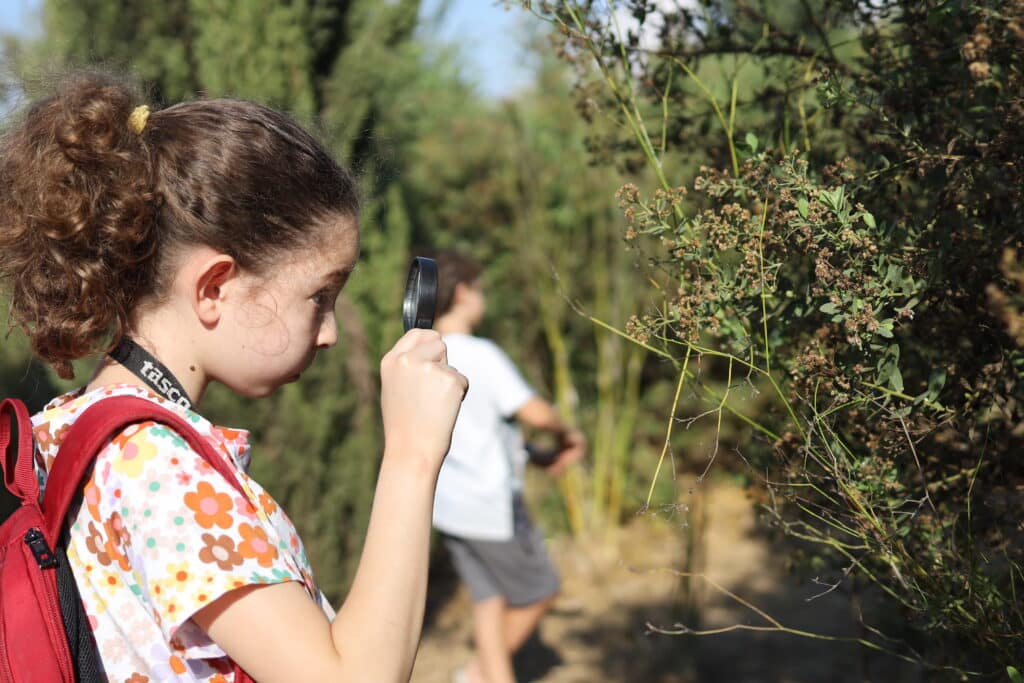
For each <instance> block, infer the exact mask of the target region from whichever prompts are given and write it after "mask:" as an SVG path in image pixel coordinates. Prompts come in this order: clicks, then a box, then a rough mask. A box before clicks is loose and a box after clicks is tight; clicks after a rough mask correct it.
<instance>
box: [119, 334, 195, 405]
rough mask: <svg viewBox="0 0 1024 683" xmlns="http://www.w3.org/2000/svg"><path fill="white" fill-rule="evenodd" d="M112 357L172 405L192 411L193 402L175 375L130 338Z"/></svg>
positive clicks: (121, 343) (125, 340) (121, 344)
mask: <svg viewBox="0 0 1024 683" xmlns="http://www.w3.org/2000/svg"><path fill="white" fill-rule="evenodd" d="M110 357H111V358H113V359H114V360H116V361H117V362H118V363H120V364H121V365H123V366H124V367H125V368H127V369H128V370H129V371H131V373H132V374H133V375H135V376H136V377H138V378H139V379H141V380H142V381H143V382H145V383H146V384H148V385H149V386H150V388H152V389H153V391H155V392H157V393H158V394H160V395H161V396H163V397H164V398H166V399H167V400H168V401H170V402H171V403H175V404H177V405H179V406H181V407H182V408H185V409H186V410H192V400H191V399H189V397H188V393H187V392H186V391H185V389H184V387H182V386H181V382H179V381H178V378H177V377H175V376H174V373H172V372H171V371H170V370H168V369H167V366H166V365H164V364H163V363H161V362H160V361H158V360H157V359H156V358H154V357H153V354H151V353H150V352H149V351H147V350H146V349H144V348H142V347H141V346H139V345H138V344H136V343H135V342H133V341H132V340H131V339H129V338H128V337H125V338H124V339H122V340H121V342H120V343H119V344H118V345H117V347H116V348H114V350H113V351H111V352H110Z"/></svg>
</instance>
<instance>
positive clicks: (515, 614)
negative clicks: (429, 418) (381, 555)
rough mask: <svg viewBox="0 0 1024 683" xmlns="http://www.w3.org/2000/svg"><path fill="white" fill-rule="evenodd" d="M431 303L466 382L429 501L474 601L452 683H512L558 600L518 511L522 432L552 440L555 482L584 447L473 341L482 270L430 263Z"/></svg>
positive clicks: (452, 262)
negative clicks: (527, 646) (469, 634)
mask: <svg viewBox="0 0 1024 683" xmlns="http://www.w3.org/2000/svg"><path fill="white" fill-rule="evenodd" d="M434 258H435V259H436V260H437V262H438V301H437V314H436V322H435V324H434V329H436V330H437V331H438V332H440V333H441V334H442V335H443V337H444V341H445V344H447V346H448V362H449V364H450V365H451V366H452V367H454V368H457V369H458V370H459V372H461V373H462V374H463V375H465V376H466V377H467V378H468V379H469V391H468V393H467V394H466V398H465V400H464V401H463V403H462V410H461V412H460V413H459V417H458V420H457V421H456V423H455V431H454V432H453V434H452V445H451V449H450V450H449V451H448V456H447V457H446V458H445V462H444V465H443V466H442V467H441V473H440V475H439V477H438V482H437V493H436V496H435V498H434V526H435V527H436V528H437V529H438V530H439V531H440V532H441V534H442V538H443V540H444V543H445V545H446V547H447V548H448V551H449V553H450V554H451V557H452V562H453V564H454V565H455V569H456V571H457V572H458V574H459V577H460V578H461V579H462V581H463V582H464V583H465V584H466V585H467V586H468V587H469V590H470V593H471V595H472V598H473V643H474V646H475V648H476V655H475V657H474V658H473V659H472V660H471V661H470V662H469V664H468V665H467V666H466V667H465V668H464V669H461V670H460V671H458V672H457V673H456V676H455V680H456V683H515V675H514V673H513V670H512V655H513V654H514V653H515V652H516V651H517V650H518V649H519V648H520V646H522V644H523V643H524V642H526V640H527V638H529V636H530V634H531V633H533V630H534V629H535V628H536V627H537V624H538V622H539V621H540V619H541V617H542V616H543V615H544V613H545V612H546V611H547V610H548V608H549V607H550V606H551V604H552V602H553V601H554V599H555V596H556V595H557V593H558V588H559V579H558V574H557V572H556V571H555V568H554V566H553V564H552V562H551V559H550V558H549V557H548V554H547V551H546V550H545V548H544V538H543V536H542V535H541V533H540V531H538V530H537V529H536V528H535V527H534V526H533V524H532V522H531V521H530V518H529V516H528V514H527V511H526V507H525V506H524V504H523V496H522V491H523V470H524V469H525V465H526V462H527V459H528V457H527V453H526V448H525V443H524V440H523V434H522V431H521V430H520V426H519V425H526V426H528V427H531V428H533V429H537V430H541V431H546V432H549V433H551V434H553V435H554V436H555V437H556V438H557V439H558V443H559V448H558V451H557V453H556V455H555V457H554V459H553V461H552V462H550V464H546V465H544V466H545V467H546V468H547V470H548V471H549V472H550V473H551V474H560V473H561V472H562V471H563V470H564V469H565V468H566V467H567V466H568V465H569V464H571V463H573V462H575V461H577V460H579V459H580V458H582V457H583V455H584V453H585V451H586V439H585V438H584V437H583V434H582V433H580V432H579V431H578V430H576V429H573V428H571V427H569V426H568V425H567V424H566V423H565V422H564V421H563V420H562V418H561V417H560V416H559V414H558V411H557V410H556V409H555V407H554V406H553V405H551V403H549V402H548V401H546V400H544V399H543V398H541V397H540V396H538V395H537V394H536V392H535V391H534V390H533V389H532V388H531V387H530V385H529V384H527V382H526V380H524V379H523V377H522V375H521V374H520V373H519V371H518V370H517V369H516V366H515V365H514V364H513V363H512V361H511V360H510V359H509V357H508V356H507V355H506V354H505V353H504V352H503V351H502V350H501V349H500V348H499V347H498V345H497V344H495V343H494V342H492V341H490V340H487V339H483V338H481V337H475V336H473V335H472V333H473V330H474V329H475V328H476V327H477V326H478V325H479V324H480V321H481V320H482V319H483V315H484V311H485V308H486V300H485V298H484V292H483V289H482V286H481V283H480V274H481V271H482V268H481V267H480V265H479V264H477V263H476V262H474V261H472V260H471V259H469V258H467V257H465V256H462V255H461V254H458V253H456V252H453V251H442V252H439V253H436V254H434Z"/></svg>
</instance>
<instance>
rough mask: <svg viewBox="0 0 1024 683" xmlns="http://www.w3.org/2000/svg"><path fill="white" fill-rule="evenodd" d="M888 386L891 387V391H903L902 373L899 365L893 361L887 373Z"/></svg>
mask: <svg viewBox="0 0 1024 683" xmlns="http://www.w3.org/2000/svg"><path fill="white" fill-rule="evenodd" d="M889 386H890V387H892V389H893V391H899V392H902V391H903V374H902V373H901V372H900V367H899V366H898V365H896V364H895V363H893V366H892V371H891V372H890V373H889Z"/></svg>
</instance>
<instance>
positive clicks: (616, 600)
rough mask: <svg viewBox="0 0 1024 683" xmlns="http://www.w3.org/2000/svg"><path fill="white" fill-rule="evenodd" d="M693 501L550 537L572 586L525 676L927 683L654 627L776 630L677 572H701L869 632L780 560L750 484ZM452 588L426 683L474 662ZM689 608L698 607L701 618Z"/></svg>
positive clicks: (553, 682)
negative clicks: (610, 531) (575, 538)
mask: <svg viewBox="0 0 1024 683" xmlns="http://www.w3.org/2000/svg"><path fill="white" fill-rule="evenodd" d="M688 505H690V507H691V509H690V511H688V512H687V513H685V514H683V515H682V516H681V517H677V518H676V519H674V520H671V523H665V522H654V523H652V522H651V521H650V520H647V519H644V518H638V519H637V520H636V522H635V523H634V524H632V525H631V526H630V527H628V528H626V529H624V530H623V531H622V532H621V533H620V534H619V536H618V538H617V539H615V541H614V542H613V543H611V544H607V545H606V546H605V547H604V548H602V549H599V550H595V549H594V547H595V544H587V545H585V546H580V545H573V544H571V543H567V542H564V541H562V542H558V541H556V542H554V543H552V544H551V549H552V554H553V555H554V557H555V559H556V562H557V563H558V565H559V567H560V570H561V572H562V577H563V592H562V596H561V598H560V599H559V602H558V604H557V606H556V608H555V609H554V610H553V612H552V613H551V614H550V615H549V616H548V617H547V618H546V619H545V621H544V623H543V624H542V628H541V634H540V637H539V638H537V639H534V641H532V642H531V643H529V644H528V645H527V647H526V648H524V651H523V652H522V653H520V654H521V656H519V657H517V662H516V665H517V667H516V668H517V673H518V676H519V681H520V683H526V682H528V681H534V682H536V683H603V682H609V683H610V682H613V681H614V682H620V681H621V682H623V683H634V682H635V683H641V682H643V683H690V682H693V681H728V682H729V683H748V682H749V683H755V682H756V683H761V682H764V683H817V682H819V681H820V682H825V681H829V682H836V683H847V682H850V683H852V682H854V681H858V682H859V681H886V682H889V681H893V682H897V681H900V682H902V681H907V682H908V683H910V682H913V681H918V680H920V678H919V677H918V675H917V673H916V672H915V671H914V670H913V668H912V667H909V666H906V665H903V664H902V663H901V662H899V661H897V660H894V659H893V658H890V657H878V656H871V655H870V654H869V653H868V652H866V651H865V650H864V649H863V648H859V647H856V646H854V645H848V644H844V643H833V642H825V641H820V640H812V639H808V638H801V637H798V636H791V635H786V634H780V633H765V632H752V631H735V632H730V633H725V634H722V635H714V636H702V637H694V636H686V635H663V634H659V633H656V632H652V630H651V629H650V628H649V625H651V626H655V627H659V628H664V629H668V630H672V629H673V628H674V624H677V623H678V622H680V621H682V622H683V623H686V624H687V625H688V626H693V627H699V628H702V629H716V628H726V627H731V626H735V625H737V624H748V625H754V626H761V625H764V624H765V621H764V620H763V619H762V618H760V617H759V616H757V615H756V614H755V613H753V612H752V611H750V610H749V609H747V608H745V607H743V606H742V605H740V604H738V603H737V602H736V601H734V600H732V599H730V598H728V597H727V596H725V595H723V594H722V593H721V592H719V591H715V590H713V589H711V588H710V587H709V586H708V585H707V584H703V583H700V582H697V583H691V582H687V581H686V580H685V579H681V578H680V577H679V576H677V575H676V574H675V572H673V571H672V570H679V569H682V568H684V567H687V566H690V567H691V568H693V569H696V570H702V571H703V572H704V573H705V574H706V575H707V576H708V577H710V578H711V579H713V580H714V581H716V582H717V583H719V584H720V585H722V586H723V587H725V588H727V589H728V590H730V591H733V592H735V593H737V594H738V595H739V596H741V597H742V598H744V599H746V600H749V601H750V602H751V603H753V604H755V605H757V606H758V607H760V608H762V609H764V610H765V611H766V612H768V613H769V614H771V615H772V616H773V617H774V618H776V619H778V620H779V621H780V622H782V623H783V624H785V625H786V626H789V627H791V628H797V629H806V630H808V631H812V632H814V633H821V634H827V635H832V636H845V637H849V636H856V635H859V634H860V627H859V626H858V624H857V621H856V619H855V617H854V610H853V609H852V608H851V604H850V601H849V599H848V598H847V597H846V596H844V595H842V594H841V593H839V592H838V591H837V592H833V593H830V594H828V595H826V596H824V597H821V598H818V599H816V600H813V601H811V602H808V601H807V598H808V597H810V596H813V595H815V594H817V593H820V592H821V591H822V590H823V589H822V588H821V587H819V586H815V585H810V584H807V583H804V584H803V585H800V584H798V582H797V581H796V579H795V578H794V577H793V576H792V575H790V574H789V573H788V572H787V571H786V566H785V565H786V562H785V558H784V557H778V556H774V555H773V547H774V546H771V545H769V544H768V543H767V542H766V541H765V540H764V539H763V538H762V537H761V536H760V535H759V534H758V533H757V532H756V529H755V517H754V511H753V509H752V506H751V504H750V502H749V501H748V500H747V499H746V496H745V495H744V493H743V491H742V490H741V489H740V488H738V487H736V486H733V485H729V484H710V483H706V484H703V485H702V488H701V490H700V491H699V492H698V493H697V494H695V496H694V499H693V500H692V501H691V502H690V503H688ZM684 524H686V525H692V528H684V526H683V525H684ZM693 531H697V534H698V535H699V534H701V533H702V534H703V537H704V539H705V541H706V542H705V543H703V544H702V543H696V544H693V543H691V544H690V545H691V550H690V553H689V554H690V558H689V560H690V563H689V564H688V562H687V556H686V555H687V554H686V552H685V550H684V549H685V548H686V546H687V543H686V539H687V538H688V537H689V538H693V537H694V534H693V533H692V532H693ZM440 583H441V584H444V585H443V586H442V587H441V588H440V589H438V590H433V595H432V604H431V607H430V616H429V621H428V628H427V630H426V632H425V636H424V640H423V644H422V646H421V648H420V656H419V658H418V660H417V664H416V669H415V671H414V673H413V679H412V680H413V682H414V683H449V682H450V681H451V680H452V671H453V670H454V669H455V668H456V667H457V666H459V665H460V664H462V663H463V662H465V661H466V659H467V658H468V657H469V652H470V650H469V638H470V624H469V619H468V615H469V610H470V603H469V599H468V596H467V594H466V593H465V592H464V591H463V590H462V589H461V588H459V587H457V586H456V585H454V584H453V583H451V582H450V581H448V580H445V581H441V582H440ZM435 585H438V584H436V583H435ZM688 595H690V596H692V599H691V600H689V601H688V600H687V596H688ZM687 605H696V607H697V613H698V614H699V619H700V623H699V624H698V623H695V621H694V617H693V616H692V615H693V614H694V612H693V610H692V608H690V609H688V608H687Z"/></svg>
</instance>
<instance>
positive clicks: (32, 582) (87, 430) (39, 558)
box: [0, 396, 252, 683]
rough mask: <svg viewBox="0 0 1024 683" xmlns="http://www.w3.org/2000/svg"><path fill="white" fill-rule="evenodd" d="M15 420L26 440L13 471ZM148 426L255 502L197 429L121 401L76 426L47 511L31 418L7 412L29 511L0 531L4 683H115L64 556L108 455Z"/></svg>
mask: <svg viewBox="0 0 1024 683" xmlns="http://www.w3.org/2000/svg"><path fill="white" fill-rule="evenodd" d="M11 418H13V419H14V424H15V426H16V430H17V432H16V434H17V441H16V444H17V447H16V449H15V460H14V462H13V463H11V462H9V456H8V447H9V446H10V445H11V444H12V436H13V435H12V430H11ZM147 421H154V422H159V423H160V424H163V425H165V426H167V427H170V428H172V429H173V430H174V431H175V432H177V434H178V435H179V436H181V437H182V438H183V439H184V440H185V441H186V442H187V443H188V445H189V446H191V448H192V449H193V450H194V451H195V452H196V453H198V454H199V455H201V456H202V457H203V459H204V460H206V461H207V462H208V463H210V465H211V466H212V467H213V468H214V469H215V470H216V471H217V472H218V473H220V475H221V476H222V477H224V478H225V479H226V480H227V481H229V482H230V483H231V484H232V485H233V486H234V487H235V488H236V489H237V490H238V491H239V492H240V493H242V495H243V497H244V496H245V493H244V492H243V490H242V487H241V485H240V484H239V482H238V480H237V479H236V478H235V475H234V472H233V471H232V470H231V468H230V467H229V466H228V465H227V463H226V462H225V461H224V459H223V457H222V456H220V455H219V454H218V453H217V452H216V451H215V450H214V449H213V447H212V446H211V445H210V443H209V442H208V441H207V440H206V439H205V438H204V437H203V436H201V435H200V434H199V433H198V432H196V431H195V429H193V428H192V427H191V426H190V425H189V424H188V422H186V421H185V420H184V419H182V418H181V417H180V416H178V415H176V414H174V413H172V412H170V411H168V410H165V409H164V408H161V407H160V406H158V405H157V404H155V403H153V402H152V401H147V400H145V399H142V398H135V397H130V396H118V397H113V398H107V399H103V400H101V401H97V402H96V403H95V404H93V405H92V406H90V407H89V408H88V409H86V411H85V412H84V413H82V415H80V416H79V417H78V418H77V419H76V420H75V422H74V424H73V425H72V426H71V429H70V430H69V431H68V433H67V435H66V436H65V437H64V442H63V444H62V445H61V447H60V450H59V451H58V452H57V458H56V460H55V461H54V465H53V468H52V469H51V471H50V473H49V475H48V476H47V480H46V481H47V483H46V492H45V494H44V496H43V499H42V504H40V500H39V481H38V479H37V478H36V473H35V470H34V468H33V459H34V451H35V448H34V444H33V441H32V423H31V421H30V420H29V414H28V410H27V409H26V408H25V404H23V403H22V402H21V401H17V400H14V399H6V400H4V401H3V402H0V465H2V467H3V475H4V484H5V485H6V486H7V489H8V490H9V491H10V492H11V493H13V494H14V495H15V496H16V497H17V498H18V499H19V500H20V501H21V506H20V507H19V508H18V509H17V510H15V511H14V512H13V513H12V514H11V515H10V516H9V517H8V518H7V519H5V520H3V523H2V524H0V683H75V682H76V681H78V682H88V683H91V682H92V681H100V680H101V679H102V680H106V679H105V677H103V676H102V675H101V673H100V672H101V669H100V666H99V657H98V656H97V653H96V644H95V642H94V641H93V639H92V632H91V629H90V628H89V624H88V619H87V617H86V614H85V609H84V607H83V606H82V601H81V598H80V597H79V595H78V589H77V586H76V585H75V580H74V576H73V575H72V572H71V568H70V566H69V565H68V560H67V556H66V555H65V553H64V547H65V546H66V543H67V541H66V525H65V517H66V516H67V513H68V508H70V507H71V504H72V501H73V500H74V499H75V498H76V496H77V495H78V494H79V493H80V490H81V487H82V483H83V479H84V477H85V476H86V474H87V473H88V472H89V470H90V468H91V467H92V463H93V460H95V459H96V455H97V454H98V453H99V451H100V450H101V449H102V448H103V447H104V446H105V445H106V444H107V443H109V442H110V440H111V439H113V438H114V437H115V436H117V434H119V433H120V432H121V431H123V430H124V429H125V428H126V427H128V426H130V425H133V424H138V423H139V422H147ZM234 672H235V681H238V682H241V683H248V682H250V681H252V678H250V677H249V676H248V675H247V674H246V673H245V672H244V671H242V669H241V667H239V666H238V665H237V664H236V665H235V667H234Z"/></svg>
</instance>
